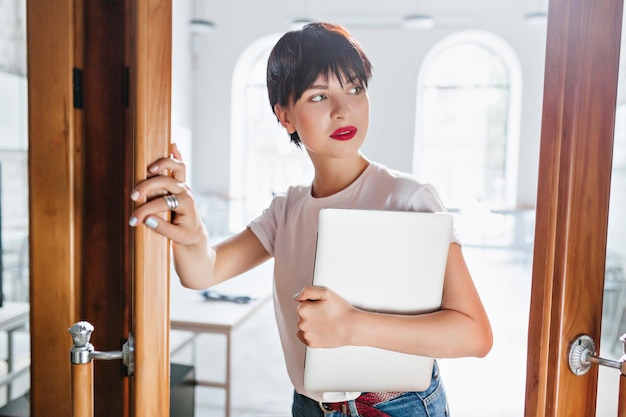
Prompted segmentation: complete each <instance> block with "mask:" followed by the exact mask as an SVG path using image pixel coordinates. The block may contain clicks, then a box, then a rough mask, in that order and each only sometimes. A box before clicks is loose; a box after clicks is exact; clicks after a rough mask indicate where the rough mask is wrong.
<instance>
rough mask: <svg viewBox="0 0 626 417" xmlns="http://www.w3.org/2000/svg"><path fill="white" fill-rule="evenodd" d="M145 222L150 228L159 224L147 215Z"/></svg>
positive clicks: (154, 227)
mask: <svg viewBox="0 0 626 417" xmlns="http://www.w3.org/2000/svg"><path fill="white" fill-rule="evenodd" d="M145 223H146V226H148V227H149V228H151V229H156V227H157V226H158V225H159V223H158V222H157V221H156V219H155V218H154V217H148V218H147V219H146V222H145Z"/></svg>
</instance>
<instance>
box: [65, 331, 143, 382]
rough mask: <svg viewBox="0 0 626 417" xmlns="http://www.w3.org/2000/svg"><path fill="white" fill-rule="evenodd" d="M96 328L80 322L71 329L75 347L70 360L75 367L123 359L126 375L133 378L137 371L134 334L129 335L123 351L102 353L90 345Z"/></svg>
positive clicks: (71, 351)
mask: <svg viewBox="0 0 626 417" xmlns="http://www.w3.org/2000/svg"><path fill="white" fill-rule="evenodd" d="M93 330H94V327H93V325H92V324H91V323H89V322H87V321H79V322H78V323H75V324H74V325H73V326H72V327H70V328H69V332H70V334H71V335H72V341H73V342H74V345H73V346H72V348H71V350H70V359H71V361H72V364H73V365H82V364H86V363H89V362H91V361H92V360H93V359H100V360H114V359H121V360H122V363H123V364H124V365H125V366H126V373H127V375H128V376H131V375H132V374H133V373H134V371H135V342H134V338H133V334H132V333H129V335H128V340H127V341H126V342H125V343H124V345H123V346H122V350H115V351H111V352H100V351H97V350H95V349H94V347H93V345H92V344H91V343H89V340H90V339H91V333H93Z"/></svg>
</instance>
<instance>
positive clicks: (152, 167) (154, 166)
mask: <svg viewBox="0 0 626 417" xmlns="http://www.w3.org/2000/svg"><path fill="white" fill-rule="evenodd" d="M158 169H159V167H158V166H157V165H153V166H151V167H150V168H149V169H148V171H150V172H157V171H158Z"/></svg>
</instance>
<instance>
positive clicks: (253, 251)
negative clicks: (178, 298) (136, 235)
mask: <svg viewBox="0 0 626 417" xmlns="http://www.w3.org/2000/svg"><path fill="white" fill-rule="evenodd" d="M172 156H173V157H172V158H162V159H159V160H158V161H156V162H154V163H152V164H150V165H149V166H148V173H149V177H148V178H147V179H146V180H144V181H142V182H140V183H139V184H137V186H136V187H135V189H134V190H133V192H132V193H131V199H132V200H134V201H137V202H143V203H142V204H140V205H138V206H137V208H136V210H135V211H134V212H133V214H132V215H131V218H130V220H129V224H130V225H131V226H134V227H136V226H139V225H141V224H145V225H146V226H148V227H149V228H150V229H152V230H154V231H155V232H156V233H158V234H160V235H162V236H165V237H166V238H168V239H170V240H171V241H172V251H173V255H174V267H175V268H176V273H177V274H178V276H179V279H180V281H181V284H182V285H183V286H185V287H188V288H195V289H204V288H208V287H211V286H213V285H216V284H219V283H220V282H223V281H225V280H227V279H229V278H232V277H234V276H236V275H239V274H241V273H243V272H245V271H247V270H249V269H250V268H253V267H255V266H257V265H259V264H261V263H263V262H264V261H266V260H268V259H269V258H270V255H269V253H268V252H267V251H266V250H265V248H264V247H263V245H262V244H261V242H260V241H259V240H258V238H257V237H256V235H255V234H254V233H252V232H251V231H250V230H249V229H245V230H244V231H242V232H241V233H239V234H237V235H234V236H233V237H231V238H229V239H226V240H225V241H224V242H222V243H220V244H218V245H216V246H213V247H211V246H210V245H209V235H208V233H207V230H206V227H205V226H204V223H203V222H202V219H201V217H200V215H199V213H198V211H197V209H196V204H195V201H194V199H193V196H192V194H191V189H190V188H189V186H188V185H187V184H185V177H186V174H185V164H184V163H183V162H182V159H181V156H180V152H179V151H178V149H177V148H176V145H172ZM164 193H165V194H170V195H173V196H175V198H176V199H177V200H178V207H177V208H176V209H175V211H174V212H173V213H172V215H171V221H168V220H166V219H165V218H163V216H162V214H163V213H166V212H167V211H169V207H168V204H167V203H166V201H165V200H164V199H163V198H162V197H163V194H164ZM153 195H158V196H157V197H154V198H150V196H153ZM166 217H167V216H166Z"/></svg>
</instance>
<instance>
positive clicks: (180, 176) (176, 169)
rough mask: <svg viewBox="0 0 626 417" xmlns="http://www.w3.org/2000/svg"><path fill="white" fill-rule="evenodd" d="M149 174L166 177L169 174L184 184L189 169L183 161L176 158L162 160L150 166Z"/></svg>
mask: <svg viewBox="0 0 626 417" xmlns="http://www.w3.org/2000/svg"><path fill="white" fill-rule="evenodd" d="M179 155H180V153H179ZM148 172H149V173H150V175H164V174H168V173H169V175H170V176H171V177H173V178H174V179H176V180H178V181H180V182H183V181H185V178H186V175H187V174H186V172H187V167H186V166H185V164H184V163H183V162H182V161H181V160H178V159H175V158H161V159H159V160H158V161H156V162H153V163H151V164H150V165H148Z"/></svg>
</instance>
